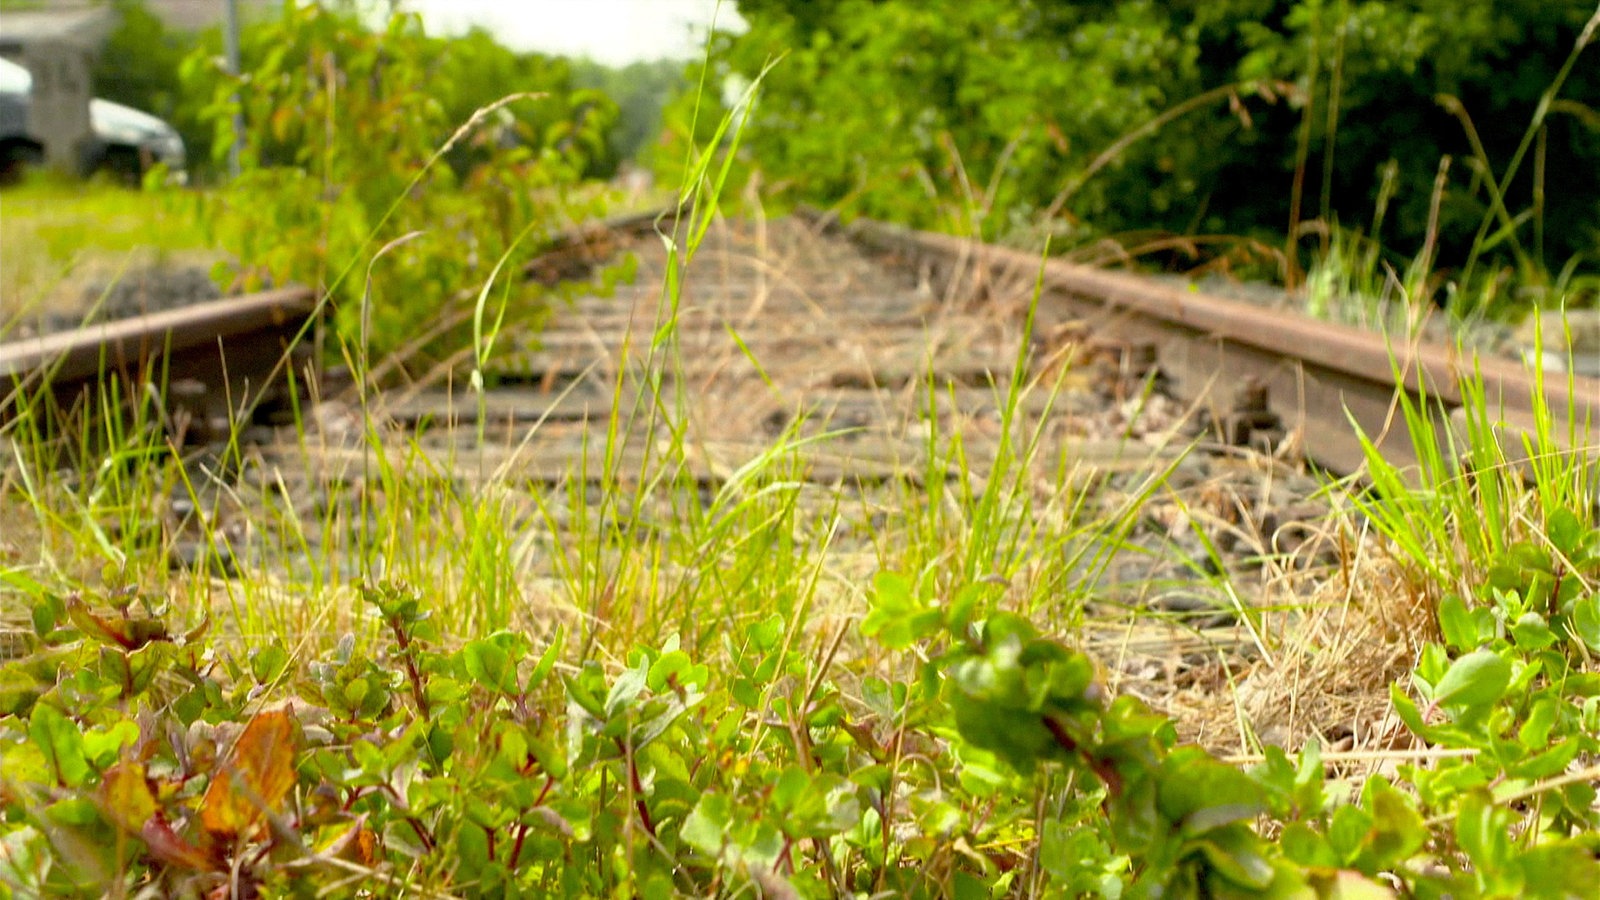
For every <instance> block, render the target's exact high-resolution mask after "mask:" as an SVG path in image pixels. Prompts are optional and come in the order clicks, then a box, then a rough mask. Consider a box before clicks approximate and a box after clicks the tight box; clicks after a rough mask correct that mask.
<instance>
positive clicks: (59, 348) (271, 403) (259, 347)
mask: <svg viewBox="0 0 1600 900" xmlns="http://www.w3.org/2000/svg"><path fill="white" fill-rule="evenodd" d="M671 212H672V209H671V208H668V209H663V210H648V211H644V212H638V213H632V214H628V215H623V216H619V217H615V218H611V219H606V220H602V221H600V222H586V223H580V224H578V225H576V226H573V227H571V228H567V229H564V230H562V231H560V232H557V233H556V234H553V235H551V236H550V237H549V238H548V239H547V240H546V242H545V244H544V248H543V249H542V250H541V252H540V253H539V254H538V255H537V256H536V257H535V258H534V259H532V260H531V261H529V262H528V264H527V265H526V266H525V267H524V269H523V275H524V277H526V278H529V279H531V280H546V281H558V280H562V279H565V278H572V277H577V276H579V275H582V274H585V273H587V272H588V271H589V270H590V269H592V268H593V266H595V265H596V264H598V263H599V262H600V261H602V260H604V259H605V258H606V257H608V256H609V255H610V254H611V253H612V251H613V249H614V247H613V244H614V241H615V238H616V237H618V236H624V235H635V234H639V233H642V232H645V231H647V230H649V229H651V228H653V227H655V223H656V222H658V221H659V220H661V219H662V218H663V217H665V216H668V215H670V213H671ZM322 309H323V304H322V303H320V302H319V301H318V299H317V296H316V293H315V292H314V291H312V290H311V289H310V288H306V287H288V288H283V289H279V290H273V291H266V292H263V293H258V294H250V295H246V296H241V297H229V298H225V299H221V300H215V301H211V302H208V303H202V304H196V305H193V306H186V307H182V308H178V309H170V310H163V311H160V312H154V313H147V314H144V315H139V316H132V317H128V318H124V319H116V320H112V321H107V322H102V323H97V324H92V325H87V326H84V327H82V328H77V329H74V330H71V331H65V332H59V333H55V334H49V335H44V336H41V337H36V338H28V339H24V340H19V341H11V342H6V343H0V424H3V423H5V422H8V421H11V420H12V419H14V418H15V417H16V416H17V414H18V413H19V412H20V411H21V410H22V409H23V408H25V407H27V406H29V405H31V403H32V402H33V401H35V400H38V399H42V397H43V396H44V395H46V394H48V395H49V396H50V397H51V399H52V402H53V403H54V404H55V406H56V408H57V409H59V410H68V409H72V408H73V407H74V406H75V405H77V404H80V403H83V402H85V401H86V400H88V401H93V400H96V399H97V398H96V396H95V395H96V392H97V387H98V386H101V385H103V384H105V383H106V382H107V381H108V380H109V379H112V378H115V379H116V380H117V381H118V382H119V383H120V386H121V388H122V392H123V397H124V398H127V397H130V396H135V394H133V393H130V390H129V389H133V390H135V391H140V392H142V391H143V390H144V386H145V385H147V384H158V385H159V386H160V387H161V388H162V391H161V393H162V396H163V401H164V403H163V405H164V407H165V408H166V409H167V411H168V412H181V413H183V418H184V419H185V421H186V422H188V423H190V425H191V426H196V427H192V428H191V429H190V430H189V431H188V433H187V437H188V438H190V439H194V440H209V439H211V438H213V437H217V436H220V435H225V434H227V432H228V429H230V428H231V427H232V426H233V425H234V424H235V423H237V422H239V421H240V420H241V419H244V418H248V417H250V416H252V415H255V414H256V413H258V412H261V411H266V412H271V411H273V410H274V409H276V408H277V407H279V406H281V405H283V402H284V401H285V400H286V399H287V395H286V393H285V391H286V389H287V388H288V386H289V384H290V383H292V379H291V377H290V375H289V374H288V373H289V372H292V373H293V377H294V378H316V377H319V376H320V374H321V373H320V367H319V362H320V361H319V360H316V359H315V358H314V356H315V354H314V352H313V351H312V349H311V347H312V343H311V342H309V341H302V340H300V338H301V337H302V336H303V335H304V334H305V332H306V330H307V323H308V320H309V319H310V318H312V317H313V316H316V315H318V314H319V313H320V312H321V310H322Z"/></svg>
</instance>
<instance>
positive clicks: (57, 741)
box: [28, 704, 89, 787]
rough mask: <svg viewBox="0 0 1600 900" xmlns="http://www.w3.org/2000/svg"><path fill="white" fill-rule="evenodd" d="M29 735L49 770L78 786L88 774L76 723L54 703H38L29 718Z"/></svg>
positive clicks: (67, 784)
mask: <svg viewBox="0 0 1600 900" xmlns="http://www.w3.org/2000/svg"><path fill="white" fill-rule="evenodd" d="M28 737H29V738H31V739H32V740H33V743H34V746H36V747H38V748H39V749H40V750H41V751H43V753H44V756H45V760H46V761H47V763H48V764H49V766H50V768H51V769H52V774H53V775H54V776H55V778H56V779H58V780H59V781H60V782H61V783H62V784H64V785H66V786H67V787H77V786H78V785H80V784H82V783H83V781H84V779H85V778H87V777H88V776H89V761H88V759H87V758H86V757H85V756H84V753H83V733H82V732H80V731H79V730H78V724H77V723H76V722H74V721H72V720H71V719H69V718H67V717H66V716H63V715H62V714H61V713H60V712H59V711H57V709H56V708H55V707H54V706H50V705H49V704H40V705H38V706H35V707H34V709H33V716H32V718H31V719H30V720H29V721H28Z"/></svg>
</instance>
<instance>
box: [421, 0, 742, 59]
mask: <svg viewBox="0 0 1600 900" xmlns="http://www.w3.org/2000/svg"><path fill="white" fill-rule="evenodd" d="M401 6H402V8H404V9H409V10H415V11H417V12H420V13H421V14H422V21H423V24H424V25H425V26H426V27H427V29H428V33H429V34H441V35H443V34H452V33H458V32H462V31H465V30H467V29H468V28H470V27H472V26H473V25H481V26H483V27H484V28H486V29H488V30H489V31H490V32H491V33H493V34H494V36H495V37H496V38H497V39H499V41H500V42H501V43H502V44H505V45H506V46H508V47H510V48H512V49H513V50H539V51H542V52H545V53H557V54H562V55H567V56H588V57H590V58H592V59H594V60H596V61H598V62H602V63H606V64H607V65H621V64H624V63H629V62H633V61H635V60H641V59H660V58H662V57H676V58H680V59H687V58H689V57H691V56H693V55H695V54H697V53H700V52H702V51H703V49H704V48H703V45H702V44H701V40H702V38H703V37H704V35H705V32H706V29H707V27H708V26H709V24H710V23H711V18H712V14H713V12H715V13H716V20H717V23H718V24H719V26H732V27H738V26H739V25H740V24H742V23H740V22H739V18H738V13H737V12H736V11H735V10H734V4H733V0H723V2H722V4H721V9H720V10H718V8H717V0H403V2H402V4H401Z"/></svg>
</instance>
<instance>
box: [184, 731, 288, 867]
mask: <svg viewBox="0 0 1600 900" xmlns="http://www.w3.org/2000/svg"><path fill="white" fill-rule="evenodd" d="M294 753H295V746H294V719H293V718H292V717H291V716H290V714H289V713H288V712H287V711H286V710H275V711H272V712H264V713H258V714H257V715H256V716H255V717H254V718H252V719H251V720H250V724H249V725H246V726H245V729H244V734H242V735H240V736H239V741H238V743H236V744H235V745H234V747H233V753H232V754H231V755H230V756H229V758H228V761H227V762H226V763H223V764H221V765H219V766H218V767H217V770H216V771H215V772H213V773H212V774H211V784H210V785H208V786H207V787H206V793H205V796H204V797H203V798H201V800H200V824H201V825H202V826H203V827H204V828H205V830H206V831H208V832H210V833H211V834H213V835H216V836H234V835H242V834H248V833H249V832H250V831H252V830H253V829H254V828H255V827H256V826H257V825H259V824H260V823H261V822H262V821H263V820H264V819H265V817H266V813H267V812H268V811H270V810H273V809H276V808H277V807H278V806H279V805H280V804H281V803H282V802H283V798H284V797H285V796H286V795H287V794H288V793H289V789H290V788H291V787H294Z"/></svg>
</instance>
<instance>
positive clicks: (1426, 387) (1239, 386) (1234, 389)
mask: <svg viewBox="0 0 1600 900" xmlns="http://www.w3.org/2000/svg"><path fill="white" fill-rule="evenodd" d="M845 231H846V232H847V233H848V234H849V235H850V236H851V237H852V238H853V239H855V240H856V241H858V242H860V243H861V244H862V245H864V246H867V247H869V248H872V249H874V250H877V251H880V252H886V253H892V254H895V255H898V256H902V257H909V258H911V259H914V260H917V261H919V262H921V263H924V264H928V265H931V266H933V267H936V268H939V269H941V270H942V271H943V272H944V273H945V274H947V275H948V274H951V271H952V269H954V268H956V267H959V266H961V265H970V266H971V267H973V268H974V269H975V270H977V271H980V272H983V273H985V274H987V275H988V276H990V277H999V278H1024V279H1027V280H1030V281H1031V280H1033V279H1034V278H1035V277H1038V276H1040V275H1041V274H1042V277H1043V288H1044V297H1043V298H1042V300H1041V314H1043V313H1044V312H1046V311H1048V313H1049V314H1050V315H1051V316H1053V317H1055V318H1057V319H1070V318H1077V319H1082V320H1086V321H1087V322H1088V323H1089V325H1090V326H1091V329H1092V330H1093V332H1094V333H1095V334H1096V335H1097V336H1111V337H1113V338H1115V339H1117V340H1119V341H1125V342H1127V343H1128V344H1129V345H1131V346H1137V347H1143V348H1148V349H1152V350H1153V352H1154V355H1155V358H1156V362H1157V364H1158V365H1159V367H1160V369H1161V371H1162V373H1163V374H1164V375H1165V376H1166V377H1167V378H1168V379H1170V383H1171V386H1172V388H1173V390H1174V391H1175V392H1176V393H1177V394H1178V395H1179V396H1180V397H1182V398H1184V399H1186V400H1192V401H1198V402H1201V403H1204V404H1206V405H1207V406H1209V408H1210V410H1211V412H1212V414H1213V416H1214V418H1215V420H1216V421H1217V422H1219V423H1226V422H1227V421H1228V420H1229V418H1230V417H1231V416H1236V415H1239V414H1241V413H1246V414H1248V413H1249V412H1250V410H1249V409H1239V408H1238V407H1240V406H1241V405H1242V406H1243V407H1249V406H1251V405H1252V404H1253V403H1259V402H1260V401H1262V400H1263V399H1264V401H1265V406H1266V408H1267V410H1269V411H1270V413H1271V414H1272V415H1273V416H1276V417H1277V418H1278V419H1279V420H1280V421H1281V422H1282V423H1284V425H1285V426H1286V427H1288V428H1289V429H1291V430H1294V429H1298V430H1299V432H1300V434H1302V435H1303V439H1304V449H1305V452H1306V455H1307V456H1308V457H1309V458H1311V459H1312V460H1313V461H1315V462H1316V463H1318V464H1319V465H1321V466H1324V467H1325V468H1328V469H1330V470H1332V471H1335V472H1343V473H1348V472H1354V471H1356V470H1357V469H1358V468H1359V467H1360V466H1361V463H1362V460H1363V455H1362V450H1361V444H1360V441H1359V439H1358V437H1357V434H1356V430H1355V429H1354V428H1352V427H1351V424H1350V423H1351V422H1352V420H1353V421H1354V422H1355V423H1356V424H1357V425H1359V426H1360V429H1361V430H1362V431H1363V432H1365V433H1366V434H1368V435H1372V436H1375V437H1377V439H1378V446H1379V449H1380V450H1382V451H1383V453H1384V454H1385V456H1386V457H1387V458H1389V459H1390V460H1391V461H1394V462H1395V463H1397V464H1399V465H1402V466H1409V465H1411V464H1414V463H1415V462H1416V457H1415V454H1414V453H1413V451H1412V449H1411V448H1412V443H1411V439H1410V435H1409V432H1408V429H1407V424H1406V422H1405V420H1404V417H1403V416H1402V415H1400V413H1399V411H1398V409H1397V408H1396V404H1395V398H1396V391H1397V390H1401V389H1404V390H1406V391H1408V392H1410V393H1411V394H1412V395H1413V396H1414V397H1419V398H1420V397H1421V396H1422V395H1423V393H1424V392H1425V393H1426V396H1427V397H1428V398H1429V400H1430V401H1431V402H1429V403H1428V404H1427V406H1428V408H1429V410H1430V412H1431V414H1432V415H1433V416H1434V417H1435V419H1436V420H1438V421H1436V426H1437V427H1439V428H1443V427H1447V423H1446V422H1444V421H1443V420H1444V419H1447V418H1448V417H1449V414H1450V413H1451V412H1452V411H1453V410H1455V409H1457V408H1459V407H1460V406H1461V404H1462V403H1463V400H1464V390H1463V385H1464V384H1465V383H1466V382H1467V380H1468V379H1470V378H1473V377H1475V373H1476V377H1481V379H1482V382H1483V385H1484V393H1485V397H1486V400H1487V402H1488V403H1489V405H1490V410H1491V413H1492V414H1493V416H1494V417H1495V420H1496V421H1499V422H1503V423H1504V424H1505V425H1506V426H1508V427H1509V430H1508V435H1509V436H1510V438H1511V439H1510V440H1507V441H1506V442H1505V443H1507V444H1508V445H1509V446H1510V447H1512V448H1516V447H1517V446H1518V445H1519V444H1520V440H1519V439H1518V438H1517V437H1516V436H1517V435H1518V434H1520V433H1522V432H1526V431H1528V430H1530V429H1531V428H1532V427H1533V422H1534V398H1535V396H1536V394H1537V393H1538V392H1539V387H1538V384H1537V381H1538V379H1537V378H1536V376H1535V375H1534V374H1533V373H1530V372H1529V371H1527V370H1526V369H1524V368H1523V367H1522V366H1521V365H1519V364H1517V363H1515V362H1511V361H1508V360H1503V359H1498V358H1480V357H1476V356H1463V355H1462V354H1461V353H1459V352H1457V351H1456V350H1455V349H1453V348H1450V347H1446V346H1441V345H1437V344H1429V343H1412V344H1408V345H1403V346H1401V345H1395V344H1393V343H1391V342H1390V341H1389V340H1387V339H1386V338H1385V337H1384V336H1383V335H1380V334H1377V333H1374V332H1369V331H1364V330H1361V329H1358V328H1353V327H1350V326H1345V325H1340V324H1337V323H1330V322H1324V321H1319V320H1316V319H1312V318H1310V317H1309V316H1304V315H1300V314H1296V313H1292V312H1285V311H1280V310H1269V309H1264V308H1261V307H1257V306H1252V305H1249V304H1245V303H1241V302H1237V301H1232V300H1225V299H1222V298H1218V297H1213V296H1207V295H1205V294H1203V293H1194V292H1190V291H1187V290H1182V289H1179V288H1175V287H1172V286H1168V285H1164V284H1160V283H1157V282H1154V281H1152V280H1151V279H1147V278H1141V277H1139V276H1135V275H1130V274H1125V273H1119V272H1109V271H1104V270H1100V269H1092V268H1088V267H1085V266H1080V265H1074V264H1072V263H1068V262H1064V261H1061V260H1055V259H1050V260H1044V261H1041V260H1040V258H1039V257H1037V256H1035V255H1032V254H1028V253H1023V252H1020V251H1016V250H1010V249H1005V248H1001V247H994V246H990V245H985V244H981V243H977V242H973V241H968V240H962V239H958V238H954V237H950V236H946V235H939V234H930V233H926V232H917V231H912V230H909V229H905V228H901V227H898V226H893V225H886V224H883V223H879V222H871V221H857V222H854V223H852V224H851V225H850V226H848V227H847V228H846V229H845ZM1542 381H1543V384H1542V389H1543V396H1544V398H1545V402H1546V404H1547V405H1548V408H1549V411H1550V414H1551V415H1552V417H1553V419H1554V422H1555V428H1554V431H1555V433H1556V435H1558V436H1565V435H1568V434H1571V435H1573V436H1574V437H1575V439H1576V441H1577V442H1578V444H1579V446H1583V447H1587V448H1593V446H1594V443H1595V441H1594V433H1595V429H1596V428H1600V381H1597V380H1595V379H1590V378H1583V377H1580V376H1573V377H1571V378H1570V380H1569V379H1568V378H1567V377H1566V376H1564V375H1561V374H1555V373H1550V374H1546V375H1544V376H1543V379H1542ZM1263 390H1264V391H1265V397H1264V398H1263V397H1261V396H1260V395H1261V392H1262V391H1263ZM1569 428H1570V431H1569Z"/></svg>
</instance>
